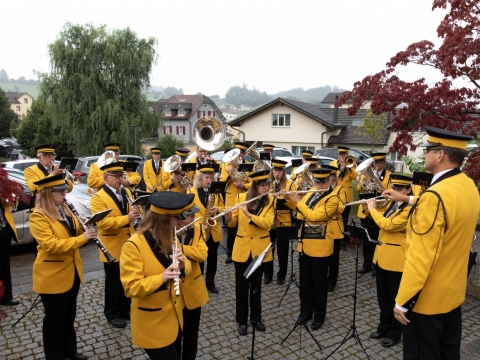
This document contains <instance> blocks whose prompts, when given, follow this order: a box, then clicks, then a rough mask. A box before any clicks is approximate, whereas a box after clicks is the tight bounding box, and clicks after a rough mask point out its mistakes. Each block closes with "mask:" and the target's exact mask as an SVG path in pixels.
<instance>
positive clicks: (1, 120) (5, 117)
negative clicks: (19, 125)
mask: <svg viewBox="0 0 480 360" xmlns="http://www.w3.org/2000/svg"><path fill="white" fill-rule="evenodd" d="M14 120H18V116H17V114H15V112H14V111H13V110H12V109H10V103H9V102H8V99H7V97H6V96H5V91H3V90H2V89H1V88H0V139H1V138H5V137H10V124H11V123H12V121H14Z"/></svg>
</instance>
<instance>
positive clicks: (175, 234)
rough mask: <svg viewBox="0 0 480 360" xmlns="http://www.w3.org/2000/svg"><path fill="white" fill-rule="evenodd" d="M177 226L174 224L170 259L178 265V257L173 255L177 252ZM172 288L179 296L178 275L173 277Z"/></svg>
mask: <svg viewBox="0 0 480 360" xmlns="http://www.w3.org/2000/svg"><path fill="white" fill-rule="evenodd" d="M177 249H178V247H177V227H176V226H175V231H174V235H173V245H172V261H173V263H174V264H175V265H177V266H178V265H179V262H178V259H177V257H176V256H175V255H176V254H177ZM173 288H174V289H175V295H177V296H180V275H179V276H177V277H176V278H174V279H173Z"/></svg>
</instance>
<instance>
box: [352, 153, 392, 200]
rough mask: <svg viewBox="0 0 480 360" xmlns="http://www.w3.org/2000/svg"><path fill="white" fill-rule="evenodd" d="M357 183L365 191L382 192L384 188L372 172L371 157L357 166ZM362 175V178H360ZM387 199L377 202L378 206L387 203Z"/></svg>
mask: <svg viewBox="0 0 480 360" xmlns="http://www.w3.org/2000/svg"><path fill="white" fill-rule="evenodd" d="M357 173H358V184H359V185H360V187H361V188H362V190H364V191H365V192H367V193H373V192H376V193H380V194H381V193H383V192H384V191H385V188H384V187H383V184H382V182H381V181H380V179H379V178H378V177H377V176H376V175H375V173H374V172H373V158H370V159H367V160H365V161H364V162H362V163H361V164H360V165H358V167H357ZM362 175H363V179H362ZM388 201H389V200H388V199H385V200H383V204H380V203H379V204H378V206H380V207H384V206H385V205H387V204H388Z"/></svg>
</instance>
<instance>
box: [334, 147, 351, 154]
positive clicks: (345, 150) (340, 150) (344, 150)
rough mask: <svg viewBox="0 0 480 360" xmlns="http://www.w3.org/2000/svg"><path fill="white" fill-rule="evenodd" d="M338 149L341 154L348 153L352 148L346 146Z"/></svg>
mask: <svg viewBox="0 0 480 360" xmlns="http://www.w3.org/2000/svg"><path fill="white" fill-rule="evenodd" d="M337 149H338V152H339V153H340V154H345V153H348V150H350V148H349V147H346V146H337Z"/></svg>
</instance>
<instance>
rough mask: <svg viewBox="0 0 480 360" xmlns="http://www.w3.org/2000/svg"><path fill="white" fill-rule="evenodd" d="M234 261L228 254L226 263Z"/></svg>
mask: <svg viewBox="0 0 480 360" xmlns="http://www.w3.org/2000/svg"><path fill="white" fill-rule="evenodd" d="M232 262H233V260H232V257H231V256H227V258H226V259H225V264H231V263H232Z"/></svg>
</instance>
